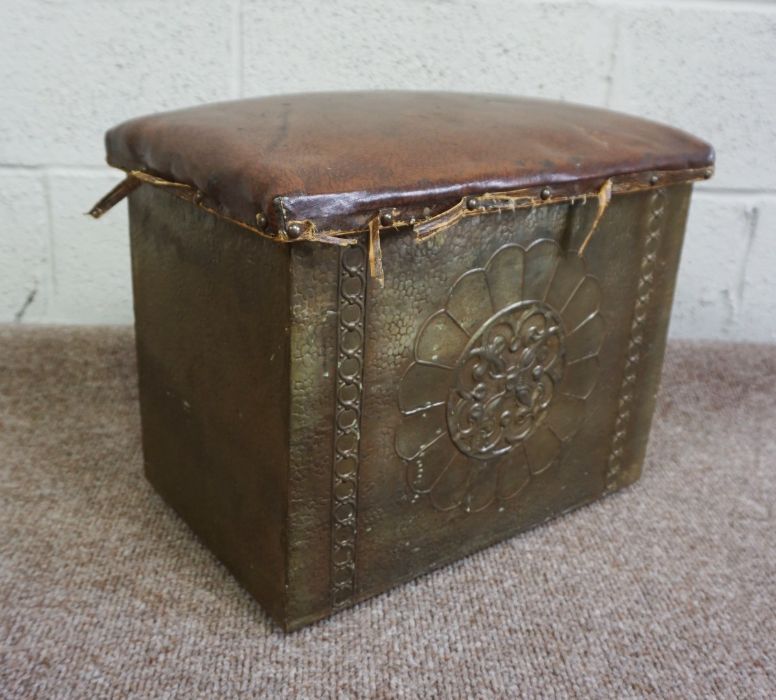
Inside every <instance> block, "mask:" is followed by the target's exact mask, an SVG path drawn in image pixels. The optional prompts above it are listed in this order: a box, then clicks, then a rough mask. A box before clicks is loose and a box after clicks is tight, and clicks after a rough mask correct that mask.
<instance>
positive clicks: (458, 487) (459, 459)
mask: <svg viewBox="0 0 776 700" xmlns="http://www.w3.org/2000/svg"><path fill="white" fill-rule="evenodd" d="M476 461H477V460H473V459H469V458H468V457H466V456H465V455H462V454H461V453H460V452H459V453H458V454H457V455H456V456H455V457H454V458H453V460H452V461H451V462H450V464H448V465H447V467H446V468H445V470H444V472H443V473H442V476H440V477H439V481H438V482H437V483H436V485H435V486H434V488H433V489H432V490H431V493H430V494H429V497H430V498H431V501H432V503H433V504H434V506H435V507H436V508H438V509H439V510H452V509H453V508H457V507H458V506H460V505H461V503H463V500H464V498H466V494H467V492H468V490H469V482H470V479H471V478H472V476H473V474H472V468H473V467H476V466H477V465H476V464H474V465H473V464H472V462H476Z"/></svg>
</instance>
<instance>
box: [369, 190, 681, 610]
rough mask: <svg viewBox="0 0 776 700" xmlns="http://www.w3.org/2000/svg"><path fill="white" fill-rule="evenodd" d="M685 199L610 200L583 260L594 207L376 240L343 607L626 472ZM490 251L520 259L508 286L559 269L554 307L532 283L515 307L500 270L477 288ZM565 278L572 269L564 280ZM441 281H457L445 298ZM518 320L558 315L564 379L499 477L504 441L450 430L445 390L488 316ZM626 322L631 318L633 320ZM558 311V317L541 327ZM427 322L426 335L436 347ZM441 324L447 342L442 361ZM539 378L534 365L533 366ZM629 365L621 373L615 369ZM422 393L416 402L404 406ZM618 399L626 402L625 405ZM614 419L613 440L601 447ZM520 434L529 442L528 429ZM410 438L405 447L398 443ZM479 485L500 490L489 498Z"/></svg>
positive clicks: (650, 377)
mask: <svg viewBox="0 0 776 700" xmlns="http://www.w3.org/2000/svg"><path fill="white" fill-rule="evenodd" d="M689 194H690V186H677V187H671V188H667V189H664V190H653V191H651V192H646V193H640V194H631V195H621V196H616V197H615V198H614V199H613V201H612V202H611V204H610V206H609V208H608V210H607V212H606V215H605V216H604V217H603V219H602V220H601V222H600V224H599V227H598V230H597V231H596V233H595V235H594V236H593V238H592V240H591V242H590V244H589V246H588V247H587V249H586V251H585V254H584V264H583V265H582V266H580V265H581V263H580V261H579V256H577V254H576V251H577V250H578V249H579V247H580V245H581V244H582V241H583V240H584V238H585V236H586V234H587V232H588V230H589V227H590V224H591V223H592V220H593V218H594V216H595V210H596V203H595V202H588V203H587V204H582V203H579V204H575V205H565V204H563V205H554V206H547V207H538V208H535V209H532V210H518V211H513V212H503V213H501V214H500V215H498V216H482V217H474V218H470V219H465V220H463V221H461V222H459V223H458V224H456V225H455V226H453V227H452V228H450V229H449V230H448V231H446V232H444V233H441V234H439V235H437V236H436V237H435V238H433V239H431V240H429V241H426V242H424V243H421V244H418V243H416V242H415V241H414V240H413V238H412V237H411V236H409V235H401V234H397V235H393V236H389V235H386V236H383V240H382V252H383V263H384V266H385V269H386V271H387V272H386V282H385V288H384V289H374V288H370V290H369V291H370V293H369V294H368V295H367V310H366V318H367V324H366V328H367V335H366V341H365V362H364V367H365V372H364V388H363V411H362V417H361V431H360V433H361V435H360V437H361V451H360V476H359V507H358V516H357V517H358V541H357V547H356V554H355V561H356V569H357V582H358V588H357V594H356V595H355V596H354V600H357V599H363V598H366V597H369V596H371V595H374V594H375V593H378V592H380V591H383V590H385V589H387V588H389V587H391V586H392V585H395V584H396V583H399V582H402V581H405V580H408V579H411V578H413V577H415V576H417V575H419V574H421V573H424V572H426V571H429V570H431V569H433V568H435V567H438V566H440V565H442V564H445V563H448V562H451V561H454V560H456V559H458V558H460V557H462V556H465V555H467V554H469V553H471V552H473V551H475V550H477V549H479V548H481V547H484V546H487V545H489V544H492V543H494V542H496V541H498V540H500V539H503V538H505V537H508V536H510V535H512V534H515V533H517V532H520V531H522V530H525V529H528V528H530V527H533V526H535V525H537V524H539V523H541V522H544V521H546V520H548V519H550V518H552V517H555V516H557V515H559V514H561V513H564V512H566V511H569V510H572V509H574V508H576V507H578V506H580V505H582V504H585V503H588V502H590V501H592V500H594V499H596V498H598V497H600V496H602V495H603V494H604V493H606V492H607V491H608V490H613V489H615V488H618V487H620V486H623V485H625V484H627V483H630V482H631V481H633V480H634V479H635V478H637V476H638V473H639V470H640V467H641V461H642V460H643V455H644V448H645V446H646V440H647V434H648V429H649V421H650V419H651V414H652V410H653V407H654V395H655V392H656V390H657V383H658V380H659V374H660V364H661V362H662V355H663V350H664V346H665V339H666V330H667V322H668V316H669V313H670V302H671V298H672V293H673V288H674V280H675V275H676V268H677V264H678V256H679V248H680V246H681V240H682V235H683V229H684V222H685V216H686V210H687V201H688V198H689ZM655 210H659V215H658V216H657V217H656V216H655V213H654V212H655ZM650 230H653V231H654V230H656V231H657V237H656V238H649V234H650ZM558 251H560V253H558ZM507 258H509V259H510V262H509V264H510V265H519V266H524V267H521V268H520V269H521V270H522V272H521V273H520V274H521V275H523V274H524V275H525V278H524V279H525V280H526V281H525V282H523V284H527V285H533V286H536V285H538V286H540V287H542V285H545V284H546V285H554V284H555V281H556V280H559V283H558V285H559V286H558V288H562V287H563V285H564V283H566V282H568V283H569V284H570V285H571V286H569V288H568V290H566V291H565V292H564V293H565V294H566V297H564V300H565V301H556V302H553V304H554V305H555V307H554V310H553V308H551V307H552V305H550V306H548V305H547V304H544V303H543V302H542V301H541V298H540V297H541V294H545V293H546V290H547V287H546V286H544V287H542V288H543V289H544V291H543V292H542V293H541V294H540V295H539V296H537V297H536V298H537V299H539V301H536V303H533V302H532V303H531V304H528V303H527V302H524V301H520V299H521V297H519V296H518V297H515V299H517V300H518V302H519V303H518V302H516V301H515V299H512V298H511V297H509V294H508V292H507V291H506V290H507V289H508V287H509V285H510V278H509V277H508V276H506V277H505V276H503V274H502V276H500V277H499V276H498V275H496V276H495V282H493V280H492V279H491V278H488V280H490V281H487V282H482V280H483V279H485V278H486V277H488V274H489V273H490V272H491V271H493V270H495V269H496V268H498V267H499V266H503V265H504V264H505V262H506V260H507ZM645 259H647V260H648V264H647V266H646V267H645V264H646V263H645ZM543 266H551V267H543ZM494 274H495V273H494ZM574 275H578V276H579V277H578V280H579V285H580V286H578V287H575V286H574V284H576V278H574ZM572 282H573V283H574V284H571V283H572ZM583 283H584V285H583ZM478 285H479V286H478ZM494 285H495V286H496V287H497V289H496V291H495V295H496V296H498V295H499V294H505V295H506V296H505V297H504V299H503V301H502V302H499V303H498V304H497V303H495V301H493V300H494V299H495V297H494V296H493V295H494V290H493V286H494ZM453 286H454V287H455V289H457V290H458V291H457V292H453V291H451V289H452V288H453ZM486 287H487V289H486V291H484V292H483V291H482V290H483V289H485V288H486ZM537 288H538V287H537ZM550 288H551V289H555V288H553V287H552V286H551V287H550ZM574 290H583V291H584V297H585V298H584V299H583V301H584V304H581V306H579V308H575V307H572V306H571V303H572V302H571V300H572V299H573V298H574V294H575V293H576V292H575V291H574ZM553 293H554V292H553ZM557 293H558V294H560V292H559V291H558V292H557ZM478 294H489V295H490V296H489V298H490V299H491V301H490V302H488V303H492V308H491V307H489V308H490V309H491V310H490V311H488V312H486V313H479V311H480V310H479V308H478V305H477V304H478V302H477V295H478ZM532 294H533V292H532ZM527 298H529V299H533V298H534V297H533V296H529V297H527ZM640 299H641V301H639V300H640ZM573 303H574V304H575V305H578V301H574V302H573ZM564 304H567V305H566V306H564ZM585 304H587V305H588V306H587V307H586V306H585ZM453 307H455V308H453ZM572 311H573V313H574V314H577V316H578V318H577V320H576V321H574V324H573V325H574V328H571V327H566V326H565V324H566V322H567V321H566V316H567V315H568V314H571V313H572ZM478 314H479V315H478ZM531 314H534V315H537V314H538V315H539V316H541V315H542V314H544V316H543V318H544V319H545V320H544V321H543V323H546V326H545V328H551V327H552V328H554V327H555V325H557V326H558V327H562V331H561V335H562V333H563V332H565V333H566V336H565V340H563V343H565V345H563V347H564V348H566V349H565V350H564V351H563V352H564V353H566V354H564V355H563V357H564V359H563V362H565V363H566V366H565V372H566V375H567V376H572V377H575V379H574V388H573V389H569V388H568V387H566V388H563V387H564V386H565V385H564V384H563V383H562V380H560V379H558V386H560V387H561V389H559V390H558V391H559V392H570V393H569V394H568V395H566V394H563V396H562V398H561V399H554V400H555V401H556V403H558V402H562V405H563V406H564V407H563V408H562V409H559V410H557V411H555V414H554V415H553V408H552V407H553V404H552V403H550V408H549V409H547V411H548V412H545V413H547V417H546V421H545V423H542V421H544V420H545V415H544V413H542V414H541V415H539V414H537V415H536V416H534V418H536V422H537V426H543V427H542V430H543V431H544V432H543V433H542V435H543V437H542V439H541V440H539V439H538V438H537V440H536V441H535V442H534V445H533V446H532V447H529V446H528V441H529V440H530V439H532V438H531V437H528V438H526V440H525V445H524V447H523V448H522V449H523V452H522V457H520V458H519V459H520V460H522V462H523V463H522V464H518V466H517V467H516V469H519V474H522V475H524V477H523V476H521V477H520V478H521V481H520V482H519V483H518V482H517V481H515V482H514V483H508V480H509V479H513V478H514V475H515V473H518V472H516V470H514V469H513V470H512V471H509V470H506V469H502V466H503V465H504V464H511V463H513V462H514V463H517V461H518V457H517V456H515V455H517V452H516V451H515V450H513V445H512V443H507V442H502V443H498V444H496V442H494V444H493V445H490V446H488V447H487V450H491V452H488V451H487V450H486V449H485V448H482V446H481V445H477V444H475V443H476V441H475V442H472V440H473V439H474V438H472V435H471V434H467V432H466V430H464V429H463V428H462V429H461V430H458V431H456V430H453V428H451V420H453V422H454V421H455V420H458V421H460V420H461V419H460V417H455V416H454V418H453V419H451V414H450V410H449V408H448V405H449V402H450V401H452V400H453V399H451V398H448V397H449V396H451V394H448V393H446V392H448V391H449V387H450V382H452V381H453V380H454V379H455V380H456V381H457V379H456V378H459V377H460V376H461V373H463V372H464V369H462V368H467V367H468V369H467V371H470V370H471V366H468V365H466V363H465V362H464V361H463V359H462V358H464V355H465V354H466V352H470V350H466V348H471V349H472V350H477V352H478V353H479V355H478V357H482V356H483V352H484V351H483V350H482V348H479V349H477V346H478V344H482V343H483V342H484V341H483V338H486V337H487V338H489V341H493V339H494V338H495V337H496V335H498V334H497V333H496V332H495V330H494V329H495V328H497V327H499V324H501V326H504V324H508V323H512V324H516V325H517V326H519V323H521V322H523V321H521V320H518V316H520V317H521V318H523V319H525V318H528V317H530V316H531ZM579 314H582V315H579ZM586 314H587V315H586ZM521 315H522V316H521ZM637 315H638V317H639V318H640V319H642V320H640V321H639V322H638V323H636V324H635V325H634V318H635V317H636V316H637ZM560 316H563V319H561V320H557V322H555V321H553V320H552V319H560ZM561 321H562V322H561ZM553 324H555V325H553ZM456 326H457V327H458V328H457V330H456V328H455V327H456ZM438 329H442V330H438ZM563 329H565V330H563ZM575 329H579V330H575ZM434 333H440V334H441V335H440V338H439V340H438V342H437V340H435V339H434V337H433V336H434ZM455 333H458V334H459V335H460V343H459V344H460V345H461V348H458V349H457V350H456V351H455V352H453V354H452V355H451V356H450V357H449V358H448V357H445V353H447V352H448V350H449V349H448V347H447V345H448V341H449V340H450V337H451V334H455ZM445 334H447V335H445ZM508 337H509V336H508ZM634 339H635V341H634ZM493 342H495V341H493ZM467 343H468V345H467ZM462 349H463V350H462ZM462 352H463V354H461V353H462ZM496 354H498V353H496ZM629 357H630V358H633V357H635V358H636V359H635V360H633V359H631V360H629V359H628V358H629ZM470 359H471V358H470ZM489 361H490V362H493V363H495V362H497V361H498V358H496V359H495V360H493V359H491V360H489ZM577 363H580V364H581V363H584V365H585V366H586V367H589V368H590V371H591V372H593V371H594V372H595V381H593V382H589V381H587V380H586V379H585V374H584V373H581V372H578V371H573V372H572V371H571V369H570V368H571V365H572V364H574V365H577ZM534 364H536V363H534ZM532 366H533V365H532ZM534 369H536V367H534ZM548 371H549V370H547V369H546V368H545V369H542V368H541V367H540V368H539V374H538V375H537V376H542V372H544V373H545V374H547V372H548ZM561 374H562V373H561ZM431 375H434V376H431ZM443 375H445V376H443ZM630 375H633V378H632V379H629V380H628V382H630V383H627V382H626V381H625V377H626V376H630ZM558 376H559V377H560V376H561V375H560V374H559V375H558ZM502 380H503V381H506V380H504V379H503V377H501V378H500V379H499V380H498V381H502ZM510 381H511V380H510ZM516 381H517V380H516ZM520 381H522V380H520ZM564 381H565V380H564ZM446 382H447V383H446ZM419 387H420V390H419V389H418V388H419ZM424 391H427V393H428V396H427V401H426V402H427V404H428V406H427V407H424V406H423V401H421V400H420V399H419V397H421V398H422V396H423V392H424ZM572 394H573V396H572ZM402 396H403V398H401V397H402ZM456 396H458V397H460V396H461V394H456ZM623 396H628V397H630V398H629V399H628V401H627V404H628V405H627V406H626V407H625V409H623V404H622V399H623ZM456 400H457V399H456ZM401 401H404V403H405V404H406V405H405V406H404V407H402V406H401ZM413 401H414V402H415V403H414V404H413ZM418 402H419V403H418ZM623 415H624V416H625V418H624V425H623V422H622V421H620V424H619V425H618V423H617V421H618V417H622V416H623ZM437 423H438V425H437ZM571 424H574V425H573V430H572V426H571ZM459 427H460V426H459ZM623 427H624V430H623ZM549 428H552V431H550V430H549ZM618 430H620V431H621V432H622V435H621V436H620V438H618V440H619V442H616V440H615V438H616V435H617V431H618ZM424 431H425V432H424ZM550 432H552V435H550ZM526 434H529V433H528V432H527V433H526ZM530 435H531V436H534V435H539V427H537V428H536V432H535V433H530ZM406 436H409V437H406ZM436 438H439V440H436ZM413 440H415V441H416V442H415V444H414V446H413V444H412V441H413ZM537 442H538V446H537V444H536V443H537ZM432 443H433V444H432ZM514 444H520V445H522V444H523V443H522V442H521V440H516V441H515V442H514ZM510 445H512V446H510ZM547 445H550V446H549V447H548V446H547ZM420 446H423V449H422V450H419V449H417V450H416V449H415V448H419V447H420ZM437 447H439V450H438V452H437V451H436V449H437ZM480 449H481V450H482V451H481V452H477V450H480ZM617 449H619V450H620V452H619V453H618V454H620V455H621V458H620V459H619V461H618V463H617V464H616V465H614V467H612V465H611V460H610V457H611V454H612V452H613V450H617ZM445 450H446V451H445ZM498 450H502V451H503V452H499V451H498ZM510 450H512V451H511V452H510ZM415 452H417V455H416V456H413V455H414V454H415ZM502 454H504V455H506V456H501V455H502ZM503 460H507V461H506V462H504V461H503ZM510 460H511V461H510ZM450 465H458V466H454V467H450ZM467 465H468V466H467ZM498 465H501V466H498ZM456 469H457V477H456V478H458V477H460V483H454V479H453V478H452V477H450V478H449V479H447V481H445V479H446V478H447V476H449V475H450V474H453V473H456V472H455V470H456ZM433 470H436V472H433ZM432 472H433V473H432ZM472 475H474V476H472ZM505 475H506V476H505ZM440 484H441V485H442V486H441V487H440ZM505 484H506V486H505ZM491 488H492V489H493V492H492V493H493V494H501V495H492V494H491V492H490V491H489V489H491Z"/></svg>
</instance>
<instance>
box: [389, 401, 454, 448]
mask: <svg viewBox="0 0 776 700" xmlns="http://www.w3.org/2000/svg"><path fill="white" fill-rule="evenodd" d="M438 439H443V440H448V437H447V422H446V420H445V407H444V406H435V407H434V408H429V409H427V410H425V411H421V412H419V413H413V414H411V415H408V416H404V418H403V419H402V422H401V423H400V424H399V427H398V428H397V429H396V454H398V455H399V457H401V458H402V459H405V460H412V459H415V458H416V457H417V456H418V454H419V453H420V452H421V451H422V450H423V449H424V448H428V447H429V446H430V445H431V443H432V442H434V441H435V440H438Z"/></svg>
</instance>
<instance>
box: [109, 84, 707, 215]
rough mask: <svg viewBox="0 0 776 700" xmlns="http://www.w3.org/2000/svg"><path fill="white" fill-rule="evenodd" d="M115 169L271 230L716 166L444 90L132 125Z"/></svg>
mask: <svg viewBox="0 0 776 700" xmlns="http://www.w3.org/2000/svg"><path fill="white" fill-rule="evenodd" d="M106 142H107V151H108V162H109V163H111V164H112V165H114V166H117V167H120V168H123V169H125V170H142V171H145V172H148V173H152V174H154V175H157V176H159V177H162V178H165V179H167V180H170V181H173V182H179V183H185V184H188V185H191V186H193V187H194V188H196V189H197V190H198V191H199V192H200V193H201V196H202V197H203V201H204V202H205V203H206V204H207V205H208V206H210V207H212V208H214V209H215V210H216V211H218V212H219V213H221V214H223V215H225V216H228V217H231V218H233V219H236V220H237V221H241V222H244V223H247V224H249V225H255V223H256V215H257V214H258V213H263V214H265V215H266V216H267V218H268V222H269V228H270V229H271V230H272V229H277V228H280V227H282V226H284V225H285V224H286V222H288V221H292V220H295V221H300V220H310V221H313V222H314V223H315V225H316V226H317V228H318V229H319V230H325V229H347V228H348V227H350V226H353V225H354V222H355V223H359V222H360V221H361V219H359V216H362V217H363V216H364V215H367V216H371V215H374V213H375V212H377V211H379V210H380V209H384V208H396V207H399V208H400V207H402V206H407V205H413V206H416V205H422V206H431V207H433V206H434V205H436V204H440V203H449V202H454V201H456V200H458V199H460V197H462V196H466V195H468V194H481V193H484V192H497V191H508V190H515V189H519V188H523V187H530V186H533V185H555V184H564V183H573V182H578V181H582V180H586V181H596V180H600V181H603V180H605V179H606V178H608V177H612V176H616V175H620V174H625V173H634V172H644V171H652V170H656V171H663V170H685V169H695V168H703V167H706V166H708V165H711V164H712V163H713V160H714V151H713V149H712V148H711V146H709V145H708V144H706V143H704V142H703V141H701V140H700V139H697V138H695V137H693V136H691V135H689V134H687V133H684V132H682V131H679V130H677V129H673V128H671V127H667V126H664V125H661V124H656V123H654V122H650V121H646V120H643V119H639V118H636V117H631V116H627V115H623V114H619V113H614V112H610V111H606V110H601V109H594V108H590V107H583V106H579V105H572V104H567V103H559V102H550V101H544V100H533V99H522V98H514V97H506V96H499V95H488V94H462V93H444V92H390V91H386V92H346V93H314V94H298V95H281V96H273V97H263V98H257V99H249V100H241V101H236V102H225V103H219V104H211V105H206V106H202V107H194V108H191V109H184V110H179V111H174V112H167V113H163V114H155V115H151V116H147V117H141V118H138V119H133V120H131V121H128V122H125V123H124V124H121V125H119V126H117V127H115V128H113V129H111V130H110V131H109V132H108V133H107V136H106Z"/></svg>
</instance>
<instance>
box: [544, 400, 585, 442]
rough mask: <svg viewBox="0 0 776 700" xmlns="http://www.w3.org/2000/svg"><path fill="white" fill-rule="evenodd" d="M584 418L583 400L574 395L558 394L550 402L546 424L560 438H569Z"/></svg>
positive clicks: (564, 439) (563, 439)
mask: <svg viewBox="0 0 776 700" xmlns="http://www.w3.org/2000/svg"><path fill="white" fill-rule="evenodd" d="M584 418H585V401H584V399H578V398H576V397H574V396H566V395H564V394H560V395H558V396H556V397H555V400H554V401H553V402H552V408H551V409H550V412H549V413H548V414H547V419H546V425H547V427H548V428H550V430H551V431H552V432H553V434H554V435H555V436H556V437H557V438H558V439H560V440H562V441H564V442H565V441H566V440H568V439H570V438H571V437H572V436H573V435H574V433H576V432H577V430H579V426H580V425H582V421H583V420H584Z"/></svg>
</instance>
